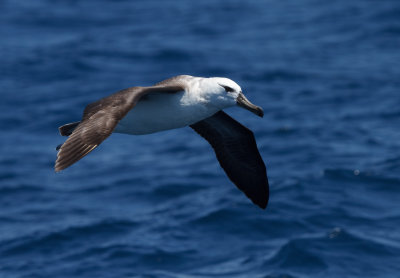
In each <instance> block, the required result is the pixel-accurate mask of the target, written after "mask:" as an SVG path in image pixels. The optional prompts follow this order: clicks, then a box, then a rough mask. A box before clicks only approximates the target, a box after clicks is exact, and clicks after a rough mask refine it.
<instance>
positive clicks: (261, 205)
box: [254, 200, 268, 210]
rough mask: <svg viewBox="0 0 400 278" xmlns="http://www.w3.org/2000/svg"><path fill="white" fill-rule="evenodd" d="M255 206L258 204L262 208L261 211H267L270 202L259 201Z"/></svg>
mask: <svg viewBox="0 0 400 278" xmlns="http://www.w3.org/2000/svg"><path fill="white" fill-rule="evenodd" d="M254 204H256V205H257V206H258V207H259V208H261V209H264V210H265V209H266V208H267V206H268V200H265V201H264V200H263V201H261V202H260V201H259V202H257V203H256V202H254Z"/></svg>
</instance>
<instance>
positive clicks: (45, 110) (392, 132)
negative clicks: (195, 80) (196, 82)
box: [0, 0, 400, 278]
mask: <svg viewBox="0 0 400 278" xmlns="http://www.w3.org/2000/svg"><path fill="white" fill-rule="evenodd" d="M0 11H1V16H0V38H1V39H0V55H1V58H0V88H1V102H0V119H1V121H0V128H1V136H0V150H1V156H0V277H1V278H9V277H180V278H189V277H190V278H195V277H196V278H197V277H260V278H261V277H400V201H399V200H400V153H399V150H400V131H399V126H400V125H399V124H400V121H399V118H400V66H399V64H400V50H399V49H400V3H399V1H398V0H392V1H390V0H385V1H372V0H370V1H367V0H359V1H348V0H337V1H316V0H302V1H278V0H275V1H272V0H271V1H256V0H252V1H213V0H208V1H198V2H195V1H184V0H179V1H122V0H121V1H105V0H104V1H100V0H92V1H66V0H65V1H61V0H60V1H50V0H40V1H39V0H35V1H26V0H5V1H1V2H0ZM177 74H191V75H197V76H226V77H229V78H232V79H233V80H235V81H237V82H238V83H239V84H240V85H241V86H242V88H243V90H244V92H246V93H247V96H248V97H249V99H250V100H252V101H253V102H254V103H256V104H258V105H261V106H262V107H263V108H264V111H265V117H264V118H263V119H260V118H258V117H256V116H254V115H253V114H251V113H249V112H248V111H244V110H241V109H239V108H232V109H229V110H227V112H228V113H229V114H231V115H232V116H233V117H235V118H237V119H240V121H241V122H242V123H244V124H245V125H247V126H248V127H250V128H251V129H252V130H253V131H254V133H255V135H256V138H257V142H258V145H259V148H260V152H261V154H262V156H263V157H264V160H265V162H266V164H267V167H268V174H269V179H270V184H271V197H270V203H269V207H268V208H267V210H265V211H263V210H261V209H259V208H257V207H256V206H254V205H253V204H252V203H251V202H250V201H249V200H248V199H247V198H246V197H245V196H244V195H243V194H242V193H241V192H240V191H239V190H237V189H236V187H235V186H234V185H232V184H231V183H230V181H229V180H228V179H227V178H226V176H225V174H224V173H223V171H222V170H221V169H220V167H219V165H218V162H217V161H216V159H215V156H214V153H213V152H212V150H211V148H210V146H209V145H208V144H207V143H206V141H204V140H203V139H202V138H200V137H199V136H197V135H196V134H195V133H194V132H193V131H192V130H191V129H190V128H184V129H180V130H172V131H168V132H162V133H159V134H153V135H148V136H126V135H118V134H116V135H113V136H111V137H110V138H109V139H108V140H107V141H106V142H104V144H102V145H101V147H100V148H98V149H97V150H96V151H94V152H93V153H92V154H90V155H89V156H88V157H86V158H85V159H83V160H82V161H80V162H79V163H78V164H76V165H74V166H73V167H71V168H70V169H68V170H66V171H64V172H62V173H60V174H56V173H54V172H53V165H54V160H55V157H56V151H55V149H54V148H55V146H56V145H58V144H59V143H61V142H63V140H64V138H61V137H59V135H58V131H57V127H58V126H59V125H62V124H64V123H67V122H71V121H76V120H79V119H80V117H81V113H82V110H83V108H84V107H85V105H86V104H88V103H90V102H92V101H94V100H96V99H98V98H100V97H102V96H105V95H108V94H110V93H112V92H115V91H117V90H119V89H121V88H125V87H129V86H133V85H150V84H153V83H155V82H157V81H160V80H162V79H165V78H168V77H170V76H173V75H177Z"/></svg>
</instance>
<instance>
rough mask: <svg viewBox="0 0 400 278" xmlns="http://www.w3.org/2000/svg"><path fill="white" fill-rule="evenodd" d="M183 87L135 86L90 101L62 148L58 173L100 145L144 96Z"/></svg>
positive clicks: (57, 165)
mask: <svg viewBox="0 0 400 278" xmlns="http://www.w3.org/2000/svg"><path fill="white" fill-rule="evenodd" d="M182 90H184V87H183V86H180V85H169V86H166V85H165V86H161V85H158V86H152V87H132V88H128V89H125V90H122V91H119V92H116V93H115V94H112V95H110V96H108V97H105V98H102V99H100V100H98V101H96V102H93V103H91V104H89V105H88V106H86V108H85V110H84V112H83V117H82V120H81V122H80V123H79V125H78V126H77V127H76V128H75V129H74V130H73V132H72V134H71V135H70V136H69V138H68V139H67V140H66V141H65V143H64V144H62V146H61V147H60V149H59V152H58V154H57V160H56V164H55V167H54V168H55V170H56V172H58V171H61V170H63V169H65V168H67V167H69V166H71V165H72V164H74V163H75V162H77V161H78V160H79V159H81V158H82V157H84V156H85V155H87V154H88V153H89V152H91V151H92V150H94V149H95V148H96V147H97V146H98V145H100V143H101V142H103V141H104V140H105V139H106V138H107V137H108V136H110V135H111V133H112V132H113V130H114V128H115V127H116V126H117V124H118V123H119V121H120V120H121V119H122V118H123V117H124V116H125V115H126V114H127V113H128V112H129V110H131V109H132V108H133V107H134V106H135V105H136V103H137V102H138V101H139V100H140V98H141V97H143V96H144V95H146V94H149V93H156V92H157V93H176V92H180V91H182Z"/></svg>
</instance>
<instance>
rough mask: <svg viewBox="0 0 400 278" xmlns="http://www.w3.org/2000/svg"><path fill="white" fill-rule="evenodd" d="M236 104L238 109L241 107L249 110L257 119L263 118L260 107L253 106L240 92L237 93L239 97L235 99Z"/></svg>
mask: <svg viewBox="0 0 400 278" xmlns="http://www.w3.org/2000/svg"><path fill="white" fill-rule="evenodd" d="M236 104H237V105H239V106H240V107H243V108H244V109H247V110H249V111H250V112H253V113H254V114H256V115H257V116H259V117H261V118H262V117H263V116H264V111H263V110H262V108H261V107H260V106H257V105H254V104H253V103H251V102H250V101H249V100H248V99H247V98H246V97H245V96H244V94H243V93H242V92H240V93H239V96H238V97H237V99H236Z"/></svg>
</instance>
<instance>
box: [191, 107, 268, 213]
mask: <svg viewBox="0 0 400 278" xmlns="http://www.w3.org/2000/svg"><path fill="white" fill-rule="evenodd" d="M190 127H191V128H193V129H194V130H195V131H196V132H197V133H198V134H200V135H201V136H202V137H204V138H205V139H206V140H207V141H208V142H209V143H210V144H211V146H212V147H213V148H214V151H215V154H216V155H217V158H218V161H219V163H220V164H221V167H222V168H223V169H224V170H225V172H226V174H227V175H228V177H229V179H230V180H231V181H232V182H233V183H234V184H235V185H236V186H237V187H238V188H239V189H240V190H242V191H243V192H244V193H245V194H246V195H247V197H249V198H250V199H251V200H252V201H253V203H255V204H256V205H258V206H260V207H261V208H266V207H267V204H268V198H269V185H268V179H267V170H266V168H265V164H264V162H263V160H262V158H261V156H260V153H259V152H258V149H257V144H256V141H255V139H254V135H253V132H252V131H251V130H249V129H248V128H246V127H245V126H243V125H242V124H240V123H239V122H237V121H235V120H234V119H232V118H231V117H230V116H228V115H227V114H226V113H224V112H222V111H220V112H218V113H216V114H215V115H213V116H211V117H209V118H207V119H205V120H202V121H200V122H197V123H195V124H193V125H191V126H190Z"/></svg>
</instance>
